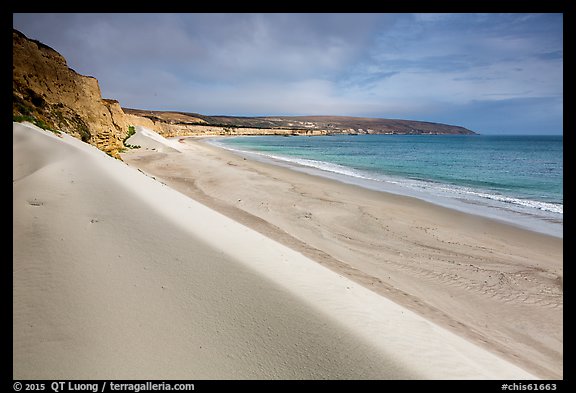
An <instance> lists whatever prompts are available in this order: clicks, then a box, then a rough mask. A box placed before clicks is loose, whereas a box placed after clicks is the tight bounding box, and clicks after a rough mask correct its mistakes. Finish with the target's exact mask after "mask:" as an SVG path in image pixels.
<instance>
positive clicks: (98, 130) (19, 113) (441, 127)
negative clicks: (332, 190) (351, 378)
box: [12, 29, 474, 158]
mask: <svg viewBox="0 0 576 393" xmlns="http://www.w3.org/2000/svg"><path fill="white" fill-rule="evenodd" d="M12 42H13V44H12V75H13V79H12V86H13V93H12V115H13V119H14V121H25V120H27V121H30V122H32V123H35V124H36V125H38V126H40V127H42V128H45V129H51V130H58V131H63V132H65V133H67V134H70V135H72V136H74V137H76V138H78V139H81V140H82V141H84V142H87V143H89V144H91V145H94V146H96V147H98V148H99V149H100V150H102V151H104V152H106V153H107V154H109V155H111V156H113V157H116V158H120V155H119V153H120V152H121V151H122V150H123V149H124V148H125V146H124V143H123V141H124V139H125V138H126V137H127V135H128V128H129V126H131V125H132V126H143V127H146V128H149V129H151V130H153V131H156V132H158V133H159V134H160V135H162V136H164V137H174V136H195V135H199V136H200V135H285V136H289V135H309V136H311V135H333V134H352V135H358V134H474V132H473V131H470V130H468V129H466V128H463V127H459V126H453V125H446V124H440V123H431V122H423V121H414V120H398V119H378V118H361V117H345V116H269V117H233V116H206V115H201V114H196V113H187V112H176V111H150V110H141V109H130V108H123V107H122V106H121V105H120V103H119V102H118V101H117V100H114V99H106V98H103V97H102V94H101V91H100V86H99V84H98V80H97V79H96V78H94V77H92V76H85V75H81V74H79V73H77V72H76V71H74V70H73V69H72V68H70V67H68V64H67V62H66V59H65V58H64V57H63V56H62V55H61V54H60V53H58V52H57V51H55V50H54V49H52V48H50V47H49V46H47V45H45V44H43V43H41V42H39V41H37V40H33V39H30V38H28V37H26V36H25V35H24V34H22V33H21V32H19V31H18V30H16V29H13V32H12Z"/></svg>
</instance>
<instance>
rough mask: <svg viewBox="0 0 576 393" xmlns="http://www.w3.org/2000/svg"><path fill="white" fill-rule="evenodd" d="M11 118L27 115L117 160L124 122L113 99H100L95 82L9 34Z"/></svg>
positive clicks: (18, 35)
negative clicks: (11, 56)
mask: <svg viewBox="0 0 576 393" xmlns="http://www.w3.org/2000/svg"><path fill="white" fill-rule="evenodd" d="M12 55H13V62H12V75H13V79H12V87H13V104H12V112H13V116H24V117H32V118H34V119H36V120H39V121H41V122H43V123H44V124H46V126H47V127H48V128H50V129H55V130H60V131H64V132H66V133H69V134H71V135H74V136H75V137H77V138H79V139H82V140H83V141H85V142H88V143H90V144H92V145H95V146H97V147H98V148H99V149H101V150H103V151H105V152H107V153H109V154H110V155H112V156H115V157H118V150H119V149H121V148H122V147H123V144H122V140H123V138H124V137H125V136H126V134H127V132H128V123H127V122H126V116H125V114H124V111H123V110H122V108H121V107H120V105H119V103H118V101H115V100H106V99H103V98H102V95H101V93H100V87H99V85H98V81H97V80H96V79H95V78H92V77H89V76H83V75H80V74H78V73H77V72H75V71H74V70H72V69H71V68H68V65H67V63H66V59H64V57H63V56H62V55H60V54H59V53H58V52H56V51H55V50H53V49H52V48H50V47H48V46H46V45H44V44H42V43H40V42H38V41H34V40H30V39H28V38H27V37H26V36H24V35H23V34H22V33H20V32H18V31H16V30H13V33H12Z"/></svg>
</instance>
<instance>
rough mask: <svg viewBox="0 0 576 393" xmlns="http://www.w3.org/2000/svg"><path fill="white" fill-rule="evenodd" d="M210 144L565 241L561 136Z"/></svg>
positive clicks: (270, 139) (262, 139) (263, 139)
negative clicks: (489, 218) (524, 228)
mask: <svg viewBox="0 0 576 393" xmlns="http://www.w3.org/2000/svg"><path fill="white" fill-rule="evenodd" d="M211 143H213V144H216V145H218V146H220V147H224V148H227V149H229V150H233V151H236V152H238V153H240V154H244V155H249V156H251V157H253V158H256V159H259V160H264V161H268V162H271V163H274V164H277V165H283V166H288V167H290V168H292V169H295V170H300V171H304V172H309V173H313V174H316V175H320V176H325V177H330V178H334V179H336V180H339V181H343V182H347V183H352V184H356V185H359V186H362V187H367V188H371V189H375V190H379V191H384V192H393V193H396V194H402V195H408V196H412V197H416V198H420V199H424V200H427V201H429V202H432V203H436V204H439V205H442V206H445V207H450V208H453V209H457V210H461V211H465V212H468V213H473V214H479V215H483V216H488V217H491V218H496V219H499V220H503V221H506V222H508V223H512V224H515V225H519V226H522V227H526V228H528V229H531V230H535V231H539V232H543V233H546V234H550V235H553V236H558V237H562V236H563V235H562V232H563V204H564V199H563V137H562V136H518V135H514V136H512V135H507V136H502V135H499V136H494V135H356V136H355V135H337V136H320V137H318V136H316V137H307V136H291V137H282V136H250V137H237V138H219V139H214V140H211Z"/></svg>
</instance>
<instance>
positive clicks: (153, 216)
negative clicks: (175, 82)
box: [13, 123, 535, 379]
mask: <svg viewBox="0 0 576 393" xmlns="http://www.w3.org/2000/svg"><path fill="white" fill-rule="evenodd" d="M141 136H142V137H143V138H144V137H148V138H150V137H149V136H146V134H145V133H143V134H142V135H141ZM153 138H154V137H152V138H151V139H153ZM154 140H155V141H156V142H157V143H163V142H162V141H161V140H159V139H157V138H156V139H154ZM144 142H147V141H145V140H144V139H141V140H139V141H138V142H137V141H131V142H130V143H132V144H144ZM168 147H170V148H174V146H168ZM155 148H159V146H156V147H155ZM13 154H14V162H13V222H14V223H13V231H14V233H13V244H14V251H13V253H14V254H13V283H14V288H13V307H14V314H13V320H14V321H13V329H14V336H13V337H14V338H13V370H14V372H13V373H14V374H13V378H14V379H35V378H43V379H84V378H86V379H90V378H94V379H103V378H110V379H142V378H143V379H523V378H529V379H535V377H534V376H533V375H531V374H529V373H528V372H525V371H524V370H522V369H520V368H518V367H516V366H514V365H512V364H511V363H509V362H506V361H504V360H502V359H501V358H499V357H497V356H495V355H494V354H492V353H490V352H488V351H486V350H484V349H481V348H479V347H477V346H475V345H473V344H471V343H470V342H468V341H466V340H464V339H462V338H460V337H458V336H456V335H454V334H452V333H450V332H448V331H447V330H444V329H442V328H440V327H439V326H437V325H435V324H433V323H431V322H429V321H427V320H426V319H423V318H422V317H419V316H418V315H416V314H415V313H413V312H411V311H409V310H407V309H404V308H402V307H400V306H399V305H397V304H396V303H393V302H391V301H389V300H387V299H386V298H384V297H382V296H380V295H377V294H375V293H373V292H371V291H369V290H367V289H365V288H364V287H362V286H359V285H358V284H356V283H354V282H352V281H350V280H349V279H347V278H344V277H342V276H340V275H338V274H337V273H335V272H333V271H331V270H328V269H327V268H325V267H323V266H321V265H319V264H317V263H315V262H314V261H312V260H310V259H308V258H306V257H304V256H303V255H301V254H299V253H297V252H295V251H293V250H291V249H289V248H287V247H285V246H283V245H281V244H279V243H277V242H275V241H273V240H271V239H269V238H267V237H264V236H263V235H261V234H259V233H257V232H255V231H253V230H251V229H248V228H247V227H245V226H242V225H240V224H239V223H237V222H235V221H233V220H231V219H229V218H227V217H225V216H223V215H221V214H219V213H217V212H215V211H213V210H210V209H208V208H207V207H205V206H204V205H202V204H200V203H198V202H196V201H194V200H192V199H190V198H188V197H186V196H184V195H183V194H181V193H179V192H176V191H174V190H172V189H170V188H168V187H167V186H165V185H163V184H161V183H160V182H158V181H155V180H154V179H152V178H150V177H148V176H146V175H144V174H142V173H139V172H138V171H137V170H135V169H133V168H130V167H128V166H127V165H125V164H124V163H122V162H121V161H118V160H115V159H113V158H110V157H108V156H106V155H105V154H104V153H102V152H100V151H98V150H97V149H96V148H94V147H92V146H90V145H87V144H85V143H83V142H81V141H79V140H77V139H74V138H72V137H70V136H68V135H64V134H63V135H62V136H61V137H58V136H56V135H54V134H52V133H50V132H46V131H43V130H40V129H38V128H36V127H35V126H33V125H30V124H18V123H14V125H13Z"/></svg>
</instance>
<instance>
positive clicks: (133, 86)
mask: <svg viewBox="0 0 576 393" xmlns="http://www.w3.org/2000/svg"><path fill="white" fill-rule="evenodd" d="M13 25H14V28H16V29H18V30H20V31H21V32H22V33H24V34H25V35H26V36H28V37H29V38H32V39H36V40H39V41H41V42H43V43H45V44H46V45H48V46H50V47H52V48H54V49H55V50H57V51H58V52H60V53H61V54H62V55H63V56H64V57H65V58H66V59H67V61H68V65H69V67H71V68H73V69H74V70H76V71H77V72H79V73H81V74H84V75H91V76H94V77H96V78H97V79H98V81H99V83H100V88H101V90H102V95H103V97H105V98H114V99H117V100H118V101H120V104H121V105H122V106H124V107H129V108H138V109H150V110H175V111H186V112H196V113H202V114H206V115H236V116H266V115H348V116H369V117H383V118H397V119H412V120H424V121H433V122H441V123H447V124H454V125H460V126H464V127H467V128H469V129H471V130H474V131H477V132H479V133H483V134H504V133H507V134H512V133H513V134H536V133H541V134H561V133H562V132H563V128H562V122H563V75H562V74H563V35H562V30H563V16H562V14H358V13H353V14H346V13H339V14H14V16H13Z"/></svg>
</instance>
